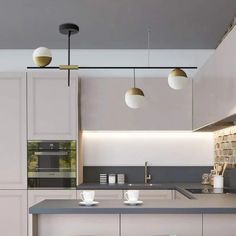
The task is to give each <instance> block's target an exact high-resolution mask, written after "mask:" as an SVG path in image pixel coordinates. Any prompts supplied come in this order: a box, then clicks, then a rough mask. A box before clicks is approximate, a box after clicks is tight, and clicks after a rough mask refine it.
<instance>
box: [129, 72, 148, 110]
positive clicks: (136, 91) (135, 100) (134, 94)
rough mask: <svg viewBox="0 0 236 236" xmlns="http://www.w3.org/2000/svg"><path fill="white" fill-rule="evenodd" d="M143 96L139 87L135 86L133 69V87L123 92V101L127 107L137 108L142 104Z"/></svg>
mask: <svg viewBox="0 0 236 236" xmlns="http://www.w3.org/2000/svg"><path fill="white" fill-rule="evenodd" d="M144 102H145V96H144V93H143V91H142V90H141V89H140V88H136V87H135V69H134V87H133V88H130V89H128V90H127V92H126V93H125V103H126V105H127V106H128V107H129V108H132V109H138V108H140V107H142V106H143V105H144Z"/></svg>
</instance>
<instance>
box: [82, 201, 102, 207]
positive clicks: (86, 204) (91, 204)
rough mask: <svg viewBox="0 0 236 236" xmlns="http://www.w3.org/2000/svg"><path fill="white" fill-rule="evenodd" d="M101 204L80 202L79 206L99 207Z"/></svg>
mask: <svg viewBox="0 0 236 236" xmlns="http://www.w3.org/2000/svg"><path fill="white" fill-rule="evenodd" d="M98 203H99V202H96V201H93V202H79V204H80V205H81V206H95V205H97V204H98Z"/></svg>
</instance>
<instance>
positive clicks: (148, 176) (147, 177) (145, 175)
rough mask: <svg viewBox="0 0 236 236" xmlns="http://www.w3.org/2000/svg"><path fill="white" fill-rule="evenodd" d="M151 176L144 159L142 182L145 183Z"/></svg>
mask: <svg viewBox="0 0 236 236" xmlns="http://www.w3.org/2000/svg"><path fill="white" fill-rule="evenodd" d="M151 179H152V176H151V175H150V174H148V162H147V161H145V167H144V183H145V184H147V182H148V180H151Z"/></svg>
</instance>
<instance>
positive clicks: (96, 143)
mask: <svg viewBox="0 0 236 236" xmlns="http://www.w3.org/2000/svg"><path fill="white" fill-rule="evenodd" d="M213 146H214V145H213V133H191V132H125V131H124V132H114V131H111V132H96V131H94V132H92V131H84V132H83V148H84V149H83V150H84V165H85V166H143V165H144V162H145V161H148V162H149V164H150V165H154V166H210V165H212V163H213Z"/></svg>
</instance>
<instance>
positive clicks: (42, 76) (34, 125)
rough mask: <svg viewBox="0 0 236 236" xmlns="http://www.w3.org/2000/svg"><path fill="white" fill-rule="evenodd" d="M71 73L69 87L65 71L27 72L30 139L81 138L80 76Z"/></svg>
mask: <svg viewBox="0 0 236 236" xmlns="http://www.w3.org/2000/svg"><path fill="white" fill-rule="evenodd" d="M72 74H73V73H72ZM71 77H72V78H71V86H70V87H68V86H67V77H66V73H65V72H55V71H54V72H51V73H42V72H41V73H40V72H32V73H31V72H30V73H28V74H27V79H28V116H29V117H28V139H30V140H76V139H77V133H78V132H77V130H78V125H77V124H78V79H76V78H75V76H71Z"/></svg>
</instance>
